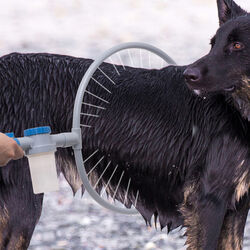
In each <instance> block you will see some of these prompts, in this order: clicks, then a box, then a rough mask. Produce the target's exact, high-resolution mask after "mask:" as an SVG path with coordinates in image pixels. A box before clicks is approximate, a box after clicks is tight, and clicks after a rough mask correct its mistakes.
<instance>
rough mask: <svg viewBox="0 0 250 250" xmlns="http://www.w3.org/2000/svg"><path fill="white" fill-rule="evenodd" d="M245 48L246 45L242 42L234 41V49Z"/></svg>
mask: <svg viewBox="0 0 250 250" xmlns="http://www.w3.org/2000/svg"><path fill="white" fill-rule="evenodd" d="M243 48H244V45H243V44H242V43H240V42H234V43H233V49H234V50H242V49H243Z"/></svg>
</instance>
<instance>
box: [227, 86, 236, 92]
mask: <svg viewBox="0 0 250 250" xmlns="http://www.w3.org/2000/svg"><path fill="white" fill-rule="evenodd" d="M235 90H236V86H235V85H232V86H230V87H227V88H224V91H226V92H229V93H232V92H234V91H235Z"/></svg>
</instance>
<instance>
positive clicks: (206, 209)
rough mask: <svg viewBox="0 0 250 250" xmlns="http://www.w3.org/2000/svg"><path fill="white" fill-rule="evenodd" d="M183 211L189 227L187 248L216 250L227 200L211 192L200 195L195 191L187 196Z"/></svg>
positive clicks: (186, 224) (186, 225)
mask: <svg viewBox="0 0 250 250" xmlns="http://www.w3.org/2000/svg"><path fill="white" fill-rule="evenodd" d="M198 190H199V189H197V191H198ZM181 211H182V214H183V216H184V226H185V227H187V231H186V235H187V241H186V244H187V245H188V248H187V249H188V250H215V249H216V248H217V244H218V239H219V236H220V232H221V228H222V224H223V220H224V216H225V213H226V202H225V200H223V199H222V200H221V199H219V197H216V195H211V194H210V195H209V194H206V195H204V196H202V197H199V194H198V193H196V192H194V193H192V194H190V196H189V197H188V198H187V200H186V202H185V204H184V205H183V206H182V208H181Z"/></svg>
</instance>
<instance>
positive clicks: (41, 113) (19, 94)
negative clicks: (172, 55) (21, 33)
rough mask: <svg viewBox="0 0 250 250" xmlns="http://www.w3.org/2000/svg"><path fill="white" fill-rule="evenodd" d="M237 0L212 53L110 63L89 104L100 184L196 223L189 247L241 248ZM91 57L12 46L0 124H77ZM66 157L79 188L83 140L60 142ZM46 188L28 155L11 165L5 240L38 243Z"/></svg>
mask: <svg viewBox="0 0 250 250" xmlns="http://www.w3.org/2000/svg"><path fill="white" fill-rule="evenodd" d="M230 3H231V4H229V3H228V2H227V1H224V0H218V7H219V17H220V23H221V27H220V29H219V30H218V32H217V34H216V36H215V38H214V39H212V45H213V48H212V49H211V52H210V53H209V55H208V56H206V57H204V58H202V59H200V60H199V61H197V62H196V63H194V64H192V65H190V66H188V67H187V66H169V67H166V68H163V69H161V70H147V69H137V68H129V67H126V68H123V67H122V66H117V70H118V72H119V74H117V72H116V71H115V70H114V67H113V65H110V64H103V65H102V66H101V71H100V70H99V71H97V72H96V73H95V74H94V76H93V77H94V79H95V80H92V81H91V82H90V84H89V86H88V88H87V92H86V93H85V97H84V103H83V107H82V116H81V124H83V125H84V126H83V128H82V141H83V157H84V159H85V164H86V168H87V171H88V172H90V171H91V174H90V176H91V181H92V182H93V184H94V185H95V186H96V190H97V191H98V192H100V191H101V189H102V188H103V187H105V188H106V191H107V192H108V194H109V195H111V196H112V197H113V198H115V199H117V200H120V201H122V202H123V203H125V205H126V206H127V207H130V206H131V205H132V204H133V205H134V206H135V207H136V208H137V210H138V211H139V212H140V213H141V214H142V216H143V217H144V218H145V220H146V221H147V223H150V222H151V218H152V216H153V215H154V217H155V219H157V218H159V222H160V224H161V227H162V228H163V227H167V228H168V231H171V230H172V229H174V228H176V227H178V226H184V227H187V232H186V234H187V245H188V249H207V250H208V249H241V248H242V244H243V243H242V241H243V233H244V226H245V222H246V218H247V214H248V210H249V201H250V196H249V194H248V191H249V183H250V180H249V178H250V172H249V164H250V147H249V146H250V140H249V139H250V126H249V83H248V82H249V80H248V79H249V77H250V75H249V74H250V72H248V64H247V59H248V53H247V50H248V42H247V41H248V39H247V27H248V25H247V23H248V19H249V17H248V15H247V13H246V12H244V11H243V10H241V9H240V7H239V6H237V5H236V4H235V3H234V2H232V1H230ZM231 28H233V29H231ZM243 31H244V32H243ZM241 33H243V34H241ZM91 62H92V61H91V60H88V59H82V58H73V57H69V56H60V55H52V54H17V53H14V54H10V55H6V56H4V57H1V58H0V83H1V92H0V117H1V119H0V130H1V131H3V132H8V131H15V134H16V136H22V133H23V130H24V129H26V128H30V127H34V126H45V125H50V126H51V128H52V131H53V133H60V132H65V131H70V130H71V124H72V111H73V104H74V98H75V95H76V92H77V89H78V86H79V83H80V81H81V79H82V77H83V75H84V73H85V72H86V70H87V68H88V67H89V65H90V64H91ZM102 71H103V72H104V73H105V74H106V75H108V76H109V78H111V79H112V82H111V81H110V80H109V79H108V78H107V77H106V76H105V75H104V74H103V73H102ZM186 81H187V83H188V86H187V85H186ZM98 83H101V84H98ZM193 90H195V92H196V93H199V94H201V96H199V95H197V94H195V93H194V91H193ZM203 96H206V99H204V98H203ZM89 104H92V105H89ZM56 158H57V168H58V173H59V172H62V173H63V174H64V176H65V178H66V179H67V181H68V182H69V184H70V185H71V187H72V189H73V191H74V192H76V191H77V190H78V189H79V188H81V185H82V183H81V180H80V178H79V175H78V173H77V170H76V166H75V161H74V156H73V151H72V149H71V148H67V149H58V151H57V153H56ZM94 166H95V168H93V167H94ZM100 177H101V178H100ZM111 177H112V178H111ZM107 184H108V185H107ZM118 184H119V185H118ZM42 199H43V195H42V194H41V195H34V194H33V192H32V186H31V180H30V174H29V169H28V162H27V159H22V160H19V161H13V162H10V163H9V164H8V166H6V167H4V168H1V169H0V224H1V227H0V236H1V237H0V239H1V242H0V246H1V249H27V247H28V245H29V241H30V238H31V236H32V233H33V230H34V227H35V224H36V223H37V221H38V219H39V216H40V213H41V209H42ZM83 233H84V232H83Z"/></svg>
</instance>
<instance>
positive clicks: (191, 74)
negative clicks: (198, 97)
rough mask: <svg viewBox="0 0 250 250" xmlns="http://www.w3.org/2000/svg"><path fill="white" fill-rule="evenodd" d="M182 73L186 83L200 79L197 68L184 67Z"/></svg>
mask: <svg viewBox="0 0 250 250" xmlns="http://www.w3.org/2000/svg"><path fill="white" fill-rule="evenodd" d="M183 75H184V77H185V79H186V81H187V82H188V83H197V82H199V81H200V79H201V72H200V70H199V69H197V68H186V70H185V71H184V72H183Z"/></svg>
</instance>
